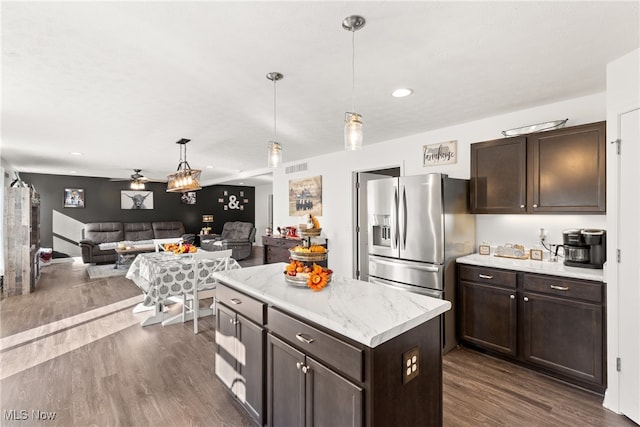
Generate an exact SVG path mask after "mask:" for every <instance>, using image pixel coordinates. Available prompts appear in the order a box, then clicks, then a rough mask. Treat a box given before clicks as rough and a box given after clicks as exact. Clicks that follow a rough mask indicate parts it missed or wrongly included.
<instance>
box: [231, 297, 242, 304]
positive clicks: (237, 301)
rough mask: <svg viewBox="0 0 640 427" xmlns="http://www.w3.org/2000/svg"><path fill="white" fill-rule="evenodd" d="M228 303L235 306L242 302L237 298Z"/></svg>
mask: <svg viewBox="0 0 640 427" xmlns="http://www.w3.org/2000/svg"><path fill="white" fill-rule="evenodd" d="M229 301H231V302H232V303H233V304H235V305H238V304H242V301H240V300H239V299H238V298H231V299H230V300H229Z"/></svg>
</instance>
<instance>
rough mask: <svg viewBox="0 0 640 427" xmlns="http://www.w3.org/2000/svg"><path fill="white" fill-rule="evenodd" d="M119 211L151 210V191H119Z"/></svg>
mask: <svg viewBox="0 0 640 427" xmlns="http://www.w3.org/2000/svg"><path fill="white" fill-rule="evenodd" d="M120 209H153V191H130V190H122V191H120Z"/></svg>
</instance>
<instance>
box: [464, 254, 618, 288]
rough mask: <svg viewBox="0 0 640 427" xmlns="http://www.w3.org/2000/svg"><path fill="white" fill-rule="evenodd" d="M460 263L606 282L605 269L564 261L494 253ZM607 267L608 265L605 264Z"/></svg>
mask: <svg viewBox="0 0 640 427" xmlns="http://www.w3.org/2000/svg"><path fill="white" fill-rule="evenodd" d="M456 262H458V263H460V264H469V265H478V266H481V267H494V268H503V269H506V270H517V271H526V272H529V273H538V274H548V275H551V276H562V277H570V278H574V279H583V280H594V281H596V282H606V280H605V275H604V270H599V269H591V268H578V267H567V266H565V265H564V264H563V263H562V261H558V262H550V261H548V260H547V259H545V260H543V261H533V260H530V259H525V260H520V259H510V258H501V257H497V256H494V255H493V254H492V255H480V254H477V253H475V254H471V255H467V256H463V257H460V258H458V259H457V260H456ZM605 267H606V265H605Z"/></svg>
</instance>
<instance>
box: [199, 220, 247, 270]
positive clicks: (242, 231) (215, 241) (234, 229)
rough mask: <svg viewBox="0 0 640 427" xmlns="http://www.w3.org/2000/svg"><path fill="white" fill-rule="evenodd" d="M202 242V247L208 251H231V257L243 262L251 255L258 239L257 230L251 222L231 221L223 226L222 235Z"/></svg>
mask: <svg viewBox="0 0 640 427" xmlns="http://www.w3.org/2000/svg"><path fill="white" fill-rule="evenodd" d="M211 237H212V238H210V239H205V240H201V241H200V247H201V248H202V249H204V250H207V251H216V250H224V249H231V250H232V255H231V257H232V258H233V259H235V260H241V259H245V258H247V257H248V256H249V255H251V250H252V248H253V242H254V241H255V239H256V228H255V227H254V226H253V224H252V223H250V222H242V221H231V222H226V223H225V224H224V226H222V233H221V234H220V235H215V234H214V235H211Z"/></svg>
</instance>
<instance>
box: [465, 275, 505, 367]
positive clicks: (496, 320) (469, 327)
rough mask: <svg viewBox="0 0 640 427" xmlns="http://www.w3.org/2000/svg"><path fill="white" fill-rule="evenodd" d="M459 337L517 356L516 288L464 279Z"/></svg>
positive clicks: (483, 346)
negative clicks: (482, 283) (471, 281)
mask: <svg viewBox="0 0 640 427" xmlns="http://www.w3.org/2000/svg"><path fill="white" fill-rule="evenodd" d="M459 295H460V302H459V309H460V326H459V327H460V338H461V339H463V340H465V341H467V342H469V343H472V344H475V345H477V346H479V347H482V348H486V349H489V350H494V351H497V352H500V353H504V354H508V355H510V356H516V352H517V331H518V329H517V311H516V310H517V300H516V292H515V289H514V290H509V289H504V288H499V287H495V286H487V285H481V284H477V283H470V282H465V281H461V282H460V285H459Z"/></svg>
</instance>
